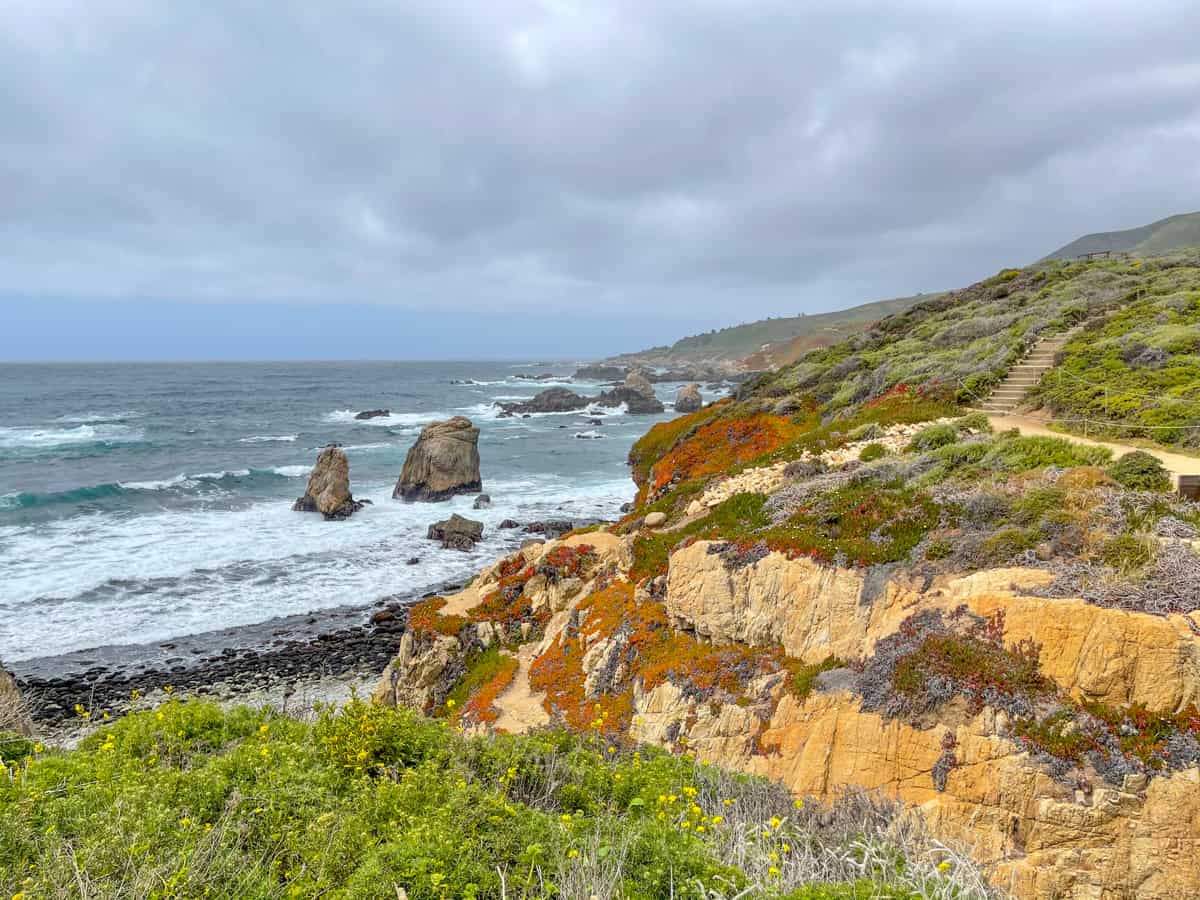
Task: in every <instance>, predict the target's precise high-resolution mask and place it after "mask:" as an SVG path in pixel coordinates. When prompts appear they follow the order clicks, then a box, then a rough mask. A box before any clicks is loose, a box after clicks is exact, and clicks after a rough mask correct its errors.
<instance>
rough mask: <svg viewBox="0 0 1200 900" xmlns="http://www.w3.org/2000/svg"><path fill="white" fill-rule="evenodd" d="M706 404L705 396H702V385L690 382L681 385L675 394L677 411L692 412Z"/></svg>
mask: <svg viewBox="0 0 1200 900" xmlns="http://www.w3.org/2000/svg"><path fill="white" fill-rule="evenodd" d="M702 406H704V398H703V397H701V396H700V385H698V384H689V385H685V386H684V387H681V388H680V389H679V393H678V394H676V395H675V412H678V413H691V412H695V411H696V410H698V409H700V408H701V407H702Z"/></svg>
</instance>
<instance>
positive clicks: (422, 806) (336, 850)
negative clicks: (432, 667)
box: [0, 700, 986, 900]
mask: <svg viewBox="0 0 1200 900" xmlns="http://www.w3.org/2000/svg"><path fill="white" fill-rule="evenodd" d="M823 823H824V824H823ZM0 859H2V860H4V865H2V866H0V893H2V895H3V896H5V897H18V896H19V897H21V898H29V900H32V898H36V897H51V896H55V897H62V896H77V897H88V898H100V897H104V898H119V900H125V898H138V900H141V898H166V897H205V896H209V897H221V898H224V897H238V898H256V900H268V898H269V900H275V898H280V900H282V898H294V897H316V896H321V897H330V898H379V900H395V898H396V897H397V896H401V895H402V893H401V892H403V894H404V895H407V896H408V897H409V898H412V900H434V898H436V900H446V898H485V897H489V898H490V897H508V898H528V900H533V898H546V900H549V898H575V897H580V896H589V895H595V896H597V897H601V898H618V897H619V898H628V900H635V898H673V897H677V898H685V897H692V898H709V900H711V898H721V897H732V896H733V895H734V894H738V893H739V892H742V891H749V893H750V894H753V895H754V896H761V897H767V898H784V897H789V898H809V900H813V898H827V900H851V898H855V900H857V898H865V897H872V898H874V897H894V898H904V900H909V898H917V897H939V898H951V897H953V898H963V900H970V898H982V897H985V896H986V893H985V891H984V888H983V885H982V882H981V880H980V878H979V875H978V872H977V871H976V870H975V869H974V868H973V867H972V866H971V865H970V863H969V862H967V861H966V860H965V859H963V858H962V857H960V856H958V855H956V854H954V853H953V852H952V851H950V850H947V849H944V848H941V847H940V845H938V844H936V842H934V841H933V840H932V839H930V838H929V837H928V834H927V832H925V831H924V830H923V829H922V828H921V826H920V824H919V822H917V821H916V820H913V819H911V818H909V817H908V816H907V815H906V814H904V813H903V811H901V810H898V809H897V808H895V807H894V806H889V805H886V804H885V805H879V804H876V803H872V802H871V801H868V800H866V799H865V798H862V797H853V796H852V797H848V798H847V799H846V800H845V801H844V802H843V803H841V804H839V805H836V806H835V807H834V808H833V810H832V811H830V812H825V811H822V810H820V809H812V810H805V809H803V808H798V807H797V805H796V804H793V802H792V800H791V798H790V797H789V796H788V795H787V793H786V792H785V791H783V790H782V789H780V788H778V787H775V786H772V785H769V784H768V783H766V782H763V781H759V780H756V779H751V778H747V777H742V776H736V775H731V774H728V773H725V772H721V771H719V770H716V769H712V768H709V767H705V766H699V765H697V764H696V763H694V762H693V761H692V760H690V759H688V758H686V757H684V756H674V755H670V754H667V753H664V752H659V751H653V750H641V751H634V750H630V749H626V748H623V747H618V746H614V745H611V744H609V743H608V742H607V741H605V740H602V739H597V738H594V737H593V738H588V737H578V736H573V735H570V734H567V733H564V732H559V731H547V732H541V733H538V734H534V735H529V736H526V737H520V738H512V737H503V736H498V737H490V738H475V739H467V738H464V737H462V736H461V735H459V734H458V733H457V732H456V731H455V730H454V729H453V728H451V727H450V726H449V724H448V723H447V722H445V721H442V722H435V721H433V720H429V719H424V718H422V717H420V716H419V715H417V714H414V713H412V712H409V711H405V710H396V709H391V708H383V707H376V706H371V705H369V704H366V703H363V702H361V701H358V700H354V701H352V702H350V703H349V704H348V705H347V706H346V707H344V708H343V709H341V710H337V711H334V710H331V709H326V710H324V711H322V712H321V713H320V714H319V715H318V716H317V717H316V718H315V719H311V720H300V719H295V718H286V717H281V716H277V715H274V714H272V713H270V712H267V711H256V710H251V709H247V708H237V709H233V710H229V711H223V710H221V709H220V708H218V707H217V706H215V705H213V704H209V703H202V702H195V701H187V700H172V701H170V702H167V703H165V704H163V705H162V706H160V707H158V708H157V709H156V710H147V711H142V712H137V713H134V714H132V715H129V716H127V717H126V718H124V719H122V720H120V721H117V722H115V723H113V724H112V725H109V726H106V727H104V728H102V729H100V730H99V731H97V732H95V733H93V734H92V735H90V736H89V737H88V738H86V739H85V740H84V742H83V743H82V744H81V746H80V747H79V748H78V749H77V750H72V751H59V750H53V749H46V748H42V747H40V746H37V747H36V748H35V747H30V748H28V749H27V750H26V752H25V755H24V756H23V758H22V759H20V760H15V761H14V760H10V761H9V763H8V765H7V766H6V768H5V770H4V771H3V773H0ZM739 896H746V894H739Z"/></svg>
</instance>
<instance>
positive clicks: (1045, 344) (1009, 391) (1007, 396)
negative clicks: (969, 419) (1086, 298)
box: [979, 325, 1083, 414]
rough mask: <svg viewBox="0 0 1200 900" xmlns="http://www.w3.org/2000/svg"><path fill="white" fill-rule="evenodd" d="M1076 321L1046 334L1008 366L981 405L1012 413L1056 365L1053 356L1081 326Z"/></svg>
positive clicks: (986, 409)
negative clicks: (1056, 332)
mask: <svg viewBox="0 0 1200 900" xmlns="http://www.w3.org/2000/svg"><path fill="white" fill-rule="evenodd" d="M1082 327H1083V326H1082V325H1076V326H1075V327H1073V328H1069V329H1067V330H1066V331H1063V332H1061V333H1059V334H1056V335H1055V336H1054V337H1050V338H1044V339H1043V340H1040V341H1038V342H1037V343H1036V344H1034V346H1033V349H1032V350H1030V351H1029V354H1028V355H1027V356H1025V357H1024V358H1023V359H1022V360H1021V361H1020V362H1019V363H1017V364H1016V365H1015V366H1013V367H1012V368H1011V369H1009V372H1008V375H1007V376H1005V378H1004V380H1003V381H1001V382H1000V383H999V384H998V385H996V389H995V390H993V391H992V392H991V394H989V395H988V397H987V399H985V400H984V401H983V402H982V403H981V404H980V405H979V408H980V409H982V410H983V411H984V412H989V413H999V414H1004V413H1010V412H1012V411H1013V410H1015V409H1016V408H1017V407H1018V406H1020V405H1021V401H1022V400H1024V399H1025V395H1026V394H1028V393H1029V391H1030V390H1031V389H1032V388H1033V387H1034V385H1036V384H1037V383H1038V381H1040V380H1041V378H1042V376H1043V375H1045V374H1046V373H1047V372H1049V371H1050V370H1051V369H1053V368H1054V357H1055V355H1056V354H1057V353H1058V351H1059V350H1061V349H1062V348H1063V347H1064V346H1065V345H1066V343H1067V341H1069V340H1071V338H1073V337H1074V336H1075V334H1076V333H1077V332H1078V331H1079V329H1080V328H1082Z"/></svg>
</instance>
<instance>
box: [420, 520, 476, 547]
mask: <svg viewBox="0 0 1200 900" xmlns="http://www.w3.org/2000/svg"><path fill="white" fill-rule="evenodd" d="M427 537H428V538H429V540H431V541H441V544H442V548H443V549H446V550H463V551H466V550H472V549H474V547H475V544H476V543H478V542H479V541H481V540H482V539H483V523H482V522H476V521H475V520H474V519H468V518H465V517H463V516H460V515H459V514H458V513H455V514H454V515H452V516H451V517H450V518H448V519H444V520H442V521H441V522H435V523H434V524H433V525H430V526H429V533H428V535H427Z"/></svg>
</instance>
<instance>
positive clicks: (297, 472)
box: [270, 466, 312, 478]
mask: <svg viewBox="0 0 1200 900" xmlns="http://www.w3.org/2000/svg"><path fill="white" fill-rule="evenodd" d="M270 471H272V472H274V473H275V474H276V475H282V476H283V477H284V478H301V477H303V476H305V475H308V474H309V473H310V472H312V466H275V467H274V468H273V469H271V470H270Z"/></svg>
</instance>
